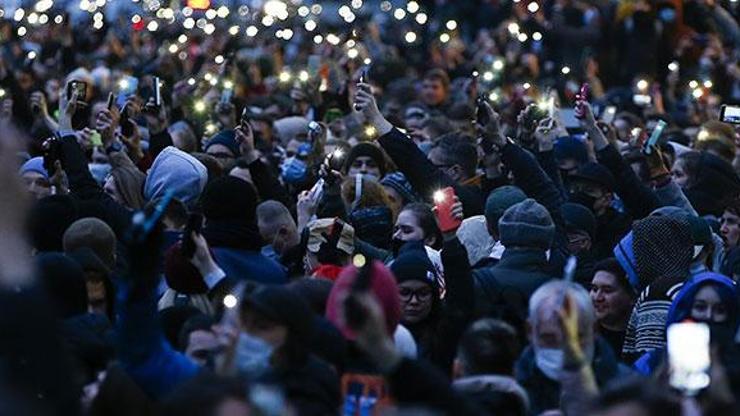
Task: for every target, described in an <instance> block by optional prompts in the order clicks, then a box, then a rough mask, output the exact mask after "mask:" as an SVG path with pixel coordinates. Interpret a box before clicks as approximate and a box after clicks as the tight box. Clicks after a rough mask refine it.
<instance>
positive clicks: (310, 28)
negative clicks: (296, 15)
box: [303, 20, 316, 32]
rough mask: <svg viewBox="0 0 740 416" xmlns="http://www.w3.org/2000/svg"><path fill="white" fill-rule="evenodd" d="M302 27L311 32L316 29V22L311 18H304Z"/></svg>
mask: <svg viewBox="0 0 740 416" xmlns="http://www.w3.org/2000/svg"><path fill="white" fill-rule="evenodd" d="M303 27H305V28H306V30H308V31H309V32H313V31H314V30H315V29H316V22H315V21H313V20H306V23H304V24H303Z"/></svg>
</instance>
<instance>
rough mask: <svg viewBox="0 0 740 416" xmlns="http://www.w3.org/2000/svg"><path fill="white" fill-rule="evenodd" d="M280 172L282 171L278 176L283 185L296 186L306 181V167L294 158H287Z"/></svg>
mask: <svg viewBox="0 0 740 416" xmlns="http://www.w3.org/2000/svg"><path fill="white" fill-rule="evenodd" d="M280 170H281V171H282V173H281V174H280V176H281V177H282V178H283V180H284V181H285V183H288V184H298V183H301V182H303V181H304V180H305V179H306V173H307V172H308V166H306V162H304V161H302V160H300V159H297V158H296V157H289V158H287V159H285V161H284V162H283V164H282V166H281V167H280Z"/></svg>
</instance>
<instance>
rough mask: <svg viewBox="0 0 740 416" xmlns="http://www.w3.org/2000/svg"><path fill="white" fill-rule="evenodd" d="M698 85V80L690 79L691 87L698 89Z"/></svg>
mask: <svg viewBox="0 0 740 416" xmlns="http://www.w3.org/2000/svg"><path fill="white" fill-rule="evenodd" d="M698 86H699V82H697V81H696V80H691V81H689V88H691V89H696V88H697V87H698Z"/></svg>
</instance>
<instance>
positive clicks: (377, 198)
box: [342, 176, 390, 209]
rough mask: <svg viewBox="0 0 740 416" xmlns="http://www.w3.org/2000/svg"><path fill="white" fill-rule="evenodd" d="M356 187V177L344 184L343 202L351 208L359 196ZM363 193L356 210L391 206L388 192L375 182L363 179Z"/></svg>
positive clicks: (346, 180)
mask: <svg viewBox="0 0 740 416" xmlns="http://www.w3.org/2000/svg"><path fill="white" fill-rule="evenodd" d="M356 186H357V185H356V178H355V177H354V176H349V177H347V179H345V180H344V182H342V200H343V201H344V203H345V205H346V206H348V207H351V206H352V204H353V203H354V201H355V195H357V194H356V189H357V188H356ZM361 192H362V193H361V194H360V200H359V201H358V202H357V204H356V205H355V206H354V208H355V209H359V208H369V207H377V206H386V207H387V206H390V199H388V192H387V191H386V190H385V188H384V187H383V186H382V185H381V184H379V183H378V182H375V181H374V180H370V179H366V178H363V179H362V189H361Z"/></svg>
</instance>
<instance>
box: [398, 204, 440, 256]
mask: <svg viewBox="0 0 740 416" xmlns="http://www.w3.org/2000/svg"><path fill="white" fill-rule="evenodd" d="M403 211H410V212H411V213H413V214H414V217H415V218H416V222H418V223H419V227H421V230H422V231H423V232H424V239H427V238H430V237H434V243H432V245H431V247H432V248H434V249H439V248H441V246H442V232H441V231H440V230H439V226H438V225H437V218H436V217H435V216H434V212H433V211H432V207H431V206H430V205H428V204H425V203H423V202H413V203H411V204H407V205H406V206H404V207H403V208H402V209H401V212H403Z"/></svg>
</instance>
